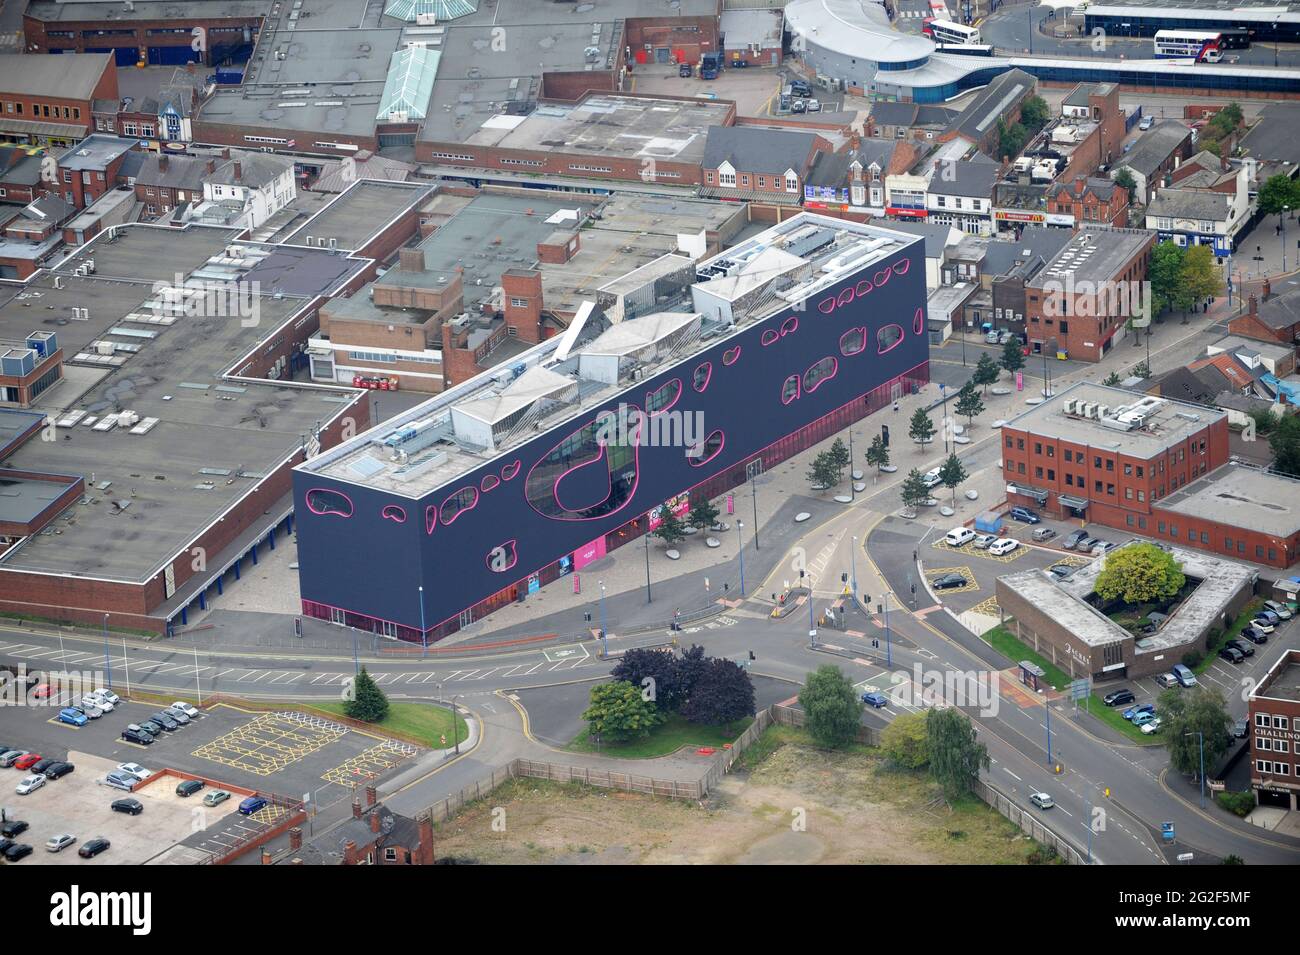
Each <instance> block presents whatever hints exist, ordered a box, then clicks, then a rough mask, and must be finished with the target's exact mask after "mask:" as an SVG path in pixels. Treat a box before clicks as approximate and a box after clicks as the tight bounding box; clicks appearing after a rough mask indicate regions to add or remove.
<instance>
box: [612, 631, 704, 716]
mask: <svg viewBox="0 0 1300 955" xmlns="http://www.w3.org/2000/svg"><path fill="white" fill-rule="evenodd" d="M701 652H702V651H701ZM680 671H681V661H680V660H678V659H677V655H676V654H675V653H673V651H672V650H670V649H662V648H658V647H632V648H630V649H629V650H627V651H626V652H625V653H624V654H623V655H622V656H621V657H619V660H618V663H617V664H616V665H615V666H614V669H613V671H612V672H611V673H610V676H611V677H612V678H613V679H614V680H616V681H618V682H621V683H630V684H632V685H633V686H635V687H637V688H639V689H640V690H641V695H642V696H644V697H647V698H648V700H649V702H651V703H653V704H654V705H655V706H656V707H657V708H658V709H659V710H661V711H662V712H664V713H672V712H675V711H677V710H679V709H681V706H682V704H683V703H685V702H686V697H687V689H686V688H685V687H684V686H683V685H682V682H681V679H680V676H681V673H680Z"/></svg>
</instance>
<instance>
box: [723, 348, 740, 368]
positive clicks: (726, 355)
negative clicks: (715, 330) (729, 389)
mask: <svg viewBox="0 0 1300 955" xmlns="http://www.w3.org/2000/svg"><path fill="white" fill-rule="evenodd" d="M739 360H740V346H739V345H737V346H736V347H735V348H728V349H727V350H726V351H724V352H723V353H722V363H723V364H724V365H726V366H728V367H730V366H732V365H734V364H735V363H736V362H738V361H739Z"/></svg>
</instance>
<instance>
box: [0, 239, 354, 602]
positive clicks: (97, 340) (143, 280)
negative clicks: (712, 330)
mask: <svg viewBox="0 0 1300 955" xmlns="http://www.w3.org/2000/svg"><path fill="white" fill-rule="evenodd" d="M237 234H238V233H237V232H236V231H234V230H228V229H214V228H204V227H199V226H190V227H189V228H186V229H183V230H178V229H172V228H166V227H156V226H147V225H131V226H118V227H116V238H112V237H111V236H110V234H109V233H103V234H101V235H100V236H97V237H96V238H95V239H94V240H93V241H92V242H91V243H89V244H88V245H86V246H85V247H84V248H83V249H81V250H80V251H78V252H77V253H76V254H75V255H74V256H72V257H71V258H70V259H68V260H65V261H64V262H62V263H60V265H59V267H58V269H57V274H55V273H51V272H41V273H39V274H38V275H37V276H36V277H35V278H33V280H32V281H30V282H29V283H27V284H26V285H25V286H24V287H23V288H22V290H21V291H19V292H18V294H16V295H15V296H14V297H13V298H12V299H11V300H9V301H8V302H7V303H5V304H4V305H0V337H5V338H14V337H23V336H25V335H26V334H27V333H28V332H31V331H33V330H38V331H53V332H55V333H56V334H57V336H58V344H59V346H60V347H61V348H62V349H63V350H64V356H65V359H64V360H65V362H67V363H68V370H69V372H70V374H69V375H68V377H67V378H65V380H64V381H63V382H62V383H60V384H58V385H56V386H55V387H53V388H51V389H50V390H49V391H48V392H47V393H46V394H45V395H42V405H43V407H44V408H45V409H46V410H48V411H49V412H50V414H51V416H52V417H53V418H54V419H55V422H56V423H57V424H58V435H59V439H60V440H58V441H55V442H49V441H37V440H29V441H27V442H26V443H25V444H24V445H23V446H22V447H20V448H19V449H18V450H17V451H15V452H14V453H12V454H10V455H9V456H8V457H7V458H6V459H5V460H4V461H3V465H4V466H5V467H10V468H14V469H19V470H27V471H38V472H47V473H53V474H60V475H80V476H82V477H84V478H85V480H86V485H87V488H86V491H87V493H86V497H85V499H84V500H83V501H82V502H81V503H79V504H77V505H74V506H73V507H71V508H69V509H68V510H67V511H65V512H64V513H63V514H62V515H61V516H60V517H59V518H58V519H56V520H55V521H54V522H52V523H51V524H50V525H48V526H47V527H46V528H45V529H43V530H42V531H41V533H39V534H37V535H36V536H34V537H32V538H30V539H28V540H27V541H26V542H24V543H23V544H22V545H20V546H18V547H16V548H14V549H12V550H10V551H9V552H8V553H7V554H6V555H5V558H4V560H3V562H0V568H7V569H11V570H23V571H36V572H44V573H52V574H67V575H73V576H87V577H96V578H105V579H112V580H124V581H130V582H140V581H143V580H148V579H149V578H151V577H152V576H153V575H154V574H156V573H158V572H159V570H160V568H161V567H162V566H163V565H164V564H165V563H167V562H169V561H170V560H171V559H173V558H174V557H175V555H176V554H177V553H178V552H179V550H180V549H181V548H182V547H184V546H185V545H186V544H187V543H188V542H189V541H190V540H192V539H193V537H194V536H195V534H196V533H198V532H199V531H200V530H201V529H202V528H203V527H205V526H206V525H207V524H209V523H210V522H212V521H214V520H216V519H218V518H219V517H220V516H221V515H222V514H223V513H224V512H225V511H226V510H228V509H229V508H230V507H231V506H233V505H234V504H235V503H236V502H237V501H239V500H240V499H241V498H242V497H243V496H244V495H245V494H247V493H248V492H249V491H250V490H251V489H252V487H253V486H254V484H255V483H256V482H257V480H258V479H259V478H260V477H262V476H264V475H266V474H267V473H269V472H270V471H272V470H273V469H274V468H275V467H277V466H279V465H280V464H281V463H282V462H283V461H284V460H286V459H287V458H288V457H289V456H290V455H292V454H294V453H295V452H296V451H297V450H298V449H299V448H300V447H301V445H302V442H303V441H304V440H305V438H306V436H307V435H310V434H313V433H314V432H315V430H316V429H317V428H318V427H322V426H323V425H324V424H325V423H327V422H328V421H330V420H331V419H332V418H333V417H334V416H335V415H336V414H338V413H339V411H340V410H341V409H342V407H344V406H345V405H346V403H347V402H348V401H349V399H350V392H348V391H347V390H344V389H332V388H326V387H303V386H301V385H290V384H283V385H281V384H275V383H271V382H261V381H256V380H251V379H236V378H233V377H227V375H228V374H229V371H230V369H232V368H234V367H236V366H239V365H242V363H243V361H244V359H245V358H246V357H247V356H249V355H250V354H251V353H254V352H255V350H256V349H257V346H258V345H259V344H260V343H261V342H263V341H265V340H267V339H268V338H271V337H273V336H274V335H275V334H276V330H277V329H278V328H280V327H281V326H282V325H283V324H285V323H286V322H288V321H290V320H292V319H293V318H294V316H296V315H297V313H298V312H299V311H300V310H302V309H303V308H305V307H306V306H307V305H308V303H309V302H310V300H311V299H312V298H314V297H315V296H316V295H318V294H328V293H329V292H331V291H333V290H335V289H337V288H338V287H339V285H340V284H341V283H342V282H344V281H346V280H347V279H348V278H350V277H351V275H353V274H354V273H355V271H357V270H359V269H361V268H363V267H364V265H365V261H364V260H359V259H351V258H349V257H347V256H344V255H341V254H338V253H331V252H329V251H327V250H308V249H304V248H289V249H281V248H276V247H268V246H258V245H256V244H254V243H248V242H241V243H239V244H238V247H239V248H240V249H241V250H242V251H241V257H240V258H239V259H233V260H232V257H231V256H230V254H229V253H230V251H231V246H232V244H233V240H234V238H235V236H236V235H237ZM92 259H93V261H94V265H95V271H94V273H93V274H89V275H84V276H78V275H76V274H75V270H76V269H77V268H78V267H79V266H81V265H83V264H85V263H87V262H88V261H90V260H92ZM217 276H228V277H231V278H233V279H235V280H237V281H239V282H242V283H243V285H242V288H243V290H244V296H245V297H241V298H240V300H239V302H238V304H237V305H232V306H227V307H220V308H219V307H217V306H218V305H219V303H220V300H219V299H212V298H204V296H203V295H199V296H198V297H197V298H191V300H190V301H191V304H190V306H189V308H184V307H181V308H177V309H173V308H168V307H167V306H166V305H161V304H159V302H160V292H159V291H158V290H159V289H162V288H163V287H164V286H166V287H169V288H170V287H175V284H176V283H177V281H178V277H179V281H180V282H181V283H188V284H189V285H190V287H191V289H192V290H193V288H194V285H195V283H197V282H199V281H216V280H217ZM56 280H57V282H58V284H59V285H60V286H61V287H60V288H56V287H55V283H56ZM191 294H192V292H191ZM200 301H203V304H199V302H200ZM209 302H211V303H212V304H211V305H209V304H208V303H209ZM254 302H256V308H254V307H253V304H254ZM74 308H78V309H81V308H84V309H86V310H87V312H86V313H85V315H84V317H83V316H82V314H81V313H80V312H77V313H74V312H73V309H74ZM101 346H103V347H101ZM104 351H111V352H112V354H111V355H108V354H103V353H102V352H104ZM86 382H89V387H88V388H86V387H85V383H86ZM79 383H81V384H80V385H79ZM127 411H130V412H134V413H135V415H138V416H139V421H138V422H134V425H135V427H132V422H131V419H129V418H128V424H127V425H126V426H122V425H117V424H115V423H114V420H113V418H114V416H115V415H117V414H119V413H122V412H127ZM268 503H269V502H268Z"/></svg>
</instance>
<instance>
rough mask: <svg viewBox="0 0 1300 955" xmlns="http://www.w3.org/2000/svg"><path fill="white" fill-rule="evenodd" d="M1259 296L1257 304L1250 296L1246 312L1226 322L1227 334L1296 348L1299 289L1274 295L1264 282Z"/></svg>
mask: <svg viewBox="0 0 1300 955" xmlns="http://www.w3.org/2000/svg"><path fill="white" fill-rule="evenodd" d="M1262 297H1263V301H1260V299H1259V298H1257V297H1256V296H1255V295H1251V296H1250V298H1249V299H1247V304H1246V311H1245V312H1243V313H1242V314H1241V315H1237V316H1236V317H1234V318H1230V319H1229V320H1228V331H1229V332H1231V333H1232V334H1234V335H1244V336H1245V337H1247V338H1257V339H1259V340H1261V341H1267V342H1281V343H1282V344H1283V345H1288V346H1290V347H1292V348H1294V347H1296V346H1297V345H1300V290H1297V289H1294V288H1291V289H1287V290H1286V291H1285V292H1281V293H1279V294H1277V295H1274V294H1273V286H1272V283H1271V282H1269V280H1268V279H1265V280H1264V288H1263V295H1262Z"/></svg>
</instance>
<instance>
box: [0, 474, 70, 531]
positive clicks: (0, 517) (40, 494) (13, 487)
mask: <svg viewBox="0 0 1300 955" xmlns="http://www.w3.org/2000/svg"><path fill="white" fill-rule="evenodd" d="M75 483H76V482H75V481H33V480H31V479H30V478H17V477H6V476H3V475H0V521H2V522H6V523H13V524H27V523H30V522H31V521H34V520H35V519H36V518H37V517H39V516H40V515H41V512H43V511H44V510H45V509H46V508H47V507H49V506H50V504H52V503H53V502H54V501H56V500H58V497H59V495H61V494H63V493H64V492H65V491H67V490H68V488H70V487H72V486H73V485H74V484H75Z"/></svg>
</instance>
